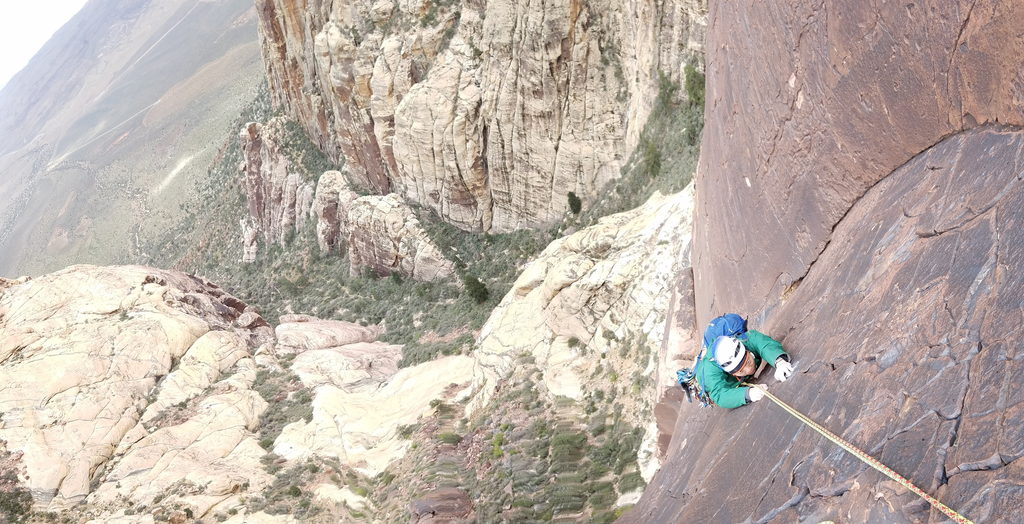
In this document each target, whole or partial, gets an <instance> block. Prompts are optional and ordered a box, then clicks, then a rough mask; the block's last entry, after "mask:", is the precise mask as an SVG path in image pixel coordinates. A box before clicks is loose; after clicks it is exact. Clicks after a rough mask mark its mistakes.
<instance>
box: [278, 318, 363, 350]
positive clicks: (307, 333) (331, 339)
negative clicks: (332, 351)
mask: <svg viewBox="0 0 1024 524" xmlns="http://www.w3.org/2000/svg"><path fill="white" fill-rule="evenodd" d="M274 331H275V333H276V334H277V352H278V353H284V354H287V353H302V352H304V351H309V350H311V349H325V348H331V347H337V346H345V345H348V344H355V343H357V342H373V341H374V340H377V337H378V336H380V332H381V329H380V327H378V326H361V325H359V324H353V323H351V322H343V321H341V320H321V319H318V318H314V317H305V318H303V317H299V318H296V317H294V316H289V315H284V316H282V317H281V324H279V325H278V326H277V327H276V328H274Z"/></svg>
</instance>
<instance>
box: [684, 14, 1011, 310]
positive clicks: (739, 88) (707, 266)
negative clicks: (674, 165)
mask: <svg viewBox="0 0 1024 524" xmlns="http://www.w3.org/2000/svg"><path fill="white" fill-rule="evenodd" d="M1022 16H1024V5H1022V4H1020V3H1019V2H999V1H995V0H979V1H977V2H942V3H935V4H918V3H915V4H913V5H910V4H895V3H893V4H884V5H877V4H871V3H863V2H861V3H856V4H848V5H842V6H832V5H830V4H828V3H820V2H809V1H790V2H772V3H764V2H756V3H742V2H727V3H719V4H715V5H713V6H712V9H711V11H710V13H709V28H711V29H710V30H709V31H708V35H707V38H708V40H707V49H708V55H707V57H706V63H707V95H706V99H707V110H706V115H705V120H706V122H705V127H704V135H703V141H702V144H701V158H700V166H699V168H698V171H699V172H700V173H701V175H700V176H698V177H697V193H698V194H700V195H702V198H701V204H700V206H699V207H698V209H697V220H696V229H695V231H694V244H695V248H694V257H695V258H694V261H693V264H694V267H695V268H696V270H697V273H698V275H699V277H698V278H697V279H696V282H695V284H696V286H697V293H696V298H697V311H698V317H699V319H700V320H701V321H702V322H704V321H707V320H709V319H710V318H711V317H713V316H714V315H716V314H718V313H715V312H713V311H712V310H714V311H718V310H721V309H722V308H733V309H736V310H740V311H747V312H754V311H757V310H761V309H763V308H766V307H770V305H771V304H772V303H774V302H776V301H777V300H778V299H779V297H780V296H782V295H783V294H784V293H785V291H786V290H787V289H788V288H789V287H790V286H791V285H793V283H799V280H800V278H801V277H803V276H804V274H805V273H806V272H807V268H808V267H809V266H810V265H811V264H812V263H813V262H814V260H815V259H816V258H817V257H818V254H819V253H820V252H821V251H822V249H824V248H825V246H826V245H827V243H828V241H829V237H830V234H831V232H832V228H833V226H834V225H835V224H836V223H837V222H838V221H839V220H840V219H841V218H842V217H843V216H844V215H845V214H846V212H847V211H848V210H849V209H850V206H851V205H852V204H853V203H854V202H855V201H856V200H857V199H858V198H860V197H861V195H863V194H864V193H865V191H867V190H868V189H869V188H870V187H872V186H873V185H874V184H876V183H877V182H878V181H879V180H881V179H883V178H884V177H886V176H888V175H889V174H890V173H892V172H893V171H894V170H896V169H897V168H898V167H900V166H902V165H903V164H904V163H906V162H907V161H909V160H910V159H911V158H913V157H915V156H916V155H918V154H919V153H921V152H922V151H925V150H927V149H928V148H930V147H932V146H933V145H935V144H936V143H938V142H940V141H941V140H942V139H943V138H945V137H947V136H949V135H951V134H954V133H957V132H960V131H962V130H965V129H970V128H973V127H975V126H978V125H982V124H985V123H996V122H998V123H1002V124H1011V125H1024V95H1022V94H1021V93H1022V91H1021V83H1022V80H1021V78H1020V75H1019V73H1018V72H1019V71H1020V70H1021V56H1024V41H1021V39H1020V38H1019V36H1020V31H1019V28H1018V25H1017V24H1016V23H1015V22H1014V21H1015V20H1019V19H1021V17H1022ZM723 259H724V261H726V263H722V260H723ZM734 282H744V283H745V285H743V286H736V285H733V283H734Z"/></svg>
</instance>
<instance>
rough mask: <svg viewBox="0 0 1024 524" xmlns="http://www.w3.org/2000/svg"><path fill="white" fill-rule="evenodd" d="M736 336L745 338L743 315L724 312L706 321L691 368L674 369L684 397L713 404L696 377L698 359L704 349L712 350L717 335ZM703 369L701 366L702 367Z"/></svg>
mask: <svg viewBox="0 0 1024 524" xmlns="http://www.w3.org/2000/svg"><path fill="white" fill-rule="evenodd" d="M723 336H726V337H736V338H738V339H740V340H746V339H747V321H746V319H744V318H743V317H741V316H739V315H737V314H736V313H726V314H724V315H722V316H719V317H715V318H714V319H713V320H712V321H711V322H709V323H708V327H706V328H704V343H703V344H702V346H701V349H700V353H698V354H697V359H696V360H694V364H693V369H690V368H683V369H681V370H679V371H676V382H678V383H679V386H680V387H682V388H683V391H684V392H685V393H686V399H687V400H689V401H690V402H693V397H697V400H699V401H700V407H702V408H703V407H707V406H710V405H712V404H713V402H712V401H711V397H710V396H709V395H708V393H707V391H706V390H705V389H704V384H703V381H702V380H698V379H697V374H696V372H697V366H698V365H699V364H700V361H701V360H702V359H703V358H704V353H705V352H706V351H712V350H713V348H714V347H715V341H716V340H718V337H723ZM714 357H715V355H714V354H712V355H711V358H712V360H713V359H714ZM702 369H703V368H702Z"/></svg>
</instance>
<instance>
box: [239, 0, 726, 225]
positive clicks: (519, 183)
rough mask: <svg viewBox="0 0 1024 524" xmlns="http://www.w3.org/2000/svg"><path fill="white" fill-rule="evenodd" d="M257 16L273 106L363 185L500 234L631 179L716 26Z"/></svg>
mask: <svg viewBox="0 0 1024 524" xmlns="http://www.w3.org/2000/svg"><path fill="white" fill-rule="evenodd" d="M257 8H258V11H259V14H260V27H261V31H260V35H261V41H262V44H263V55H264V59H265V63H266V66H267V77H268V79H269V83H270V86H271V91H272V94H273V96H274V100H275V103H277V104H278V105H281V106H284V107H285V108H286V109H287V111H288V113H289V114H290V115H291V116H292V117H293V118H294V119H295V120H296V121H298V122H300V123H301V125H303V126H304V127H305V129H306V131H307V132H308V134H309V135H310V136H311V137H313V140H314V142H315V143H317V144H318V145H320V147H321V148H322V149H323V150H324V151H325V152H327V153H328V155H329V156H331V158H333V159H335V160H336V161H338V160H340V159H341V158H342V157H344V159H345V161H346V163H347V165H348V166H349V168H350V170H351V172H352V176H353V182H354V183H356V184H357V185H360V186H363V187H365V188H367V189H369V190H372V191H374V192H376V193H380V194H385V193H388V192H389V191H392V190H394V191H396V192H398V193H400V194H401V195H402V196H404V197H405V198H407V199H409V200H410V201H412V202H414V203H416V204H419V205H422V206H425V207H428V208H431V209H433V210H435V211H436V212H437V213H438V214H439V215H440V216H441V217H442V218H443V219H444V220H446V221H448V222H450V223H452V224H455V225H457V226H459V227H461V228H464V229H470V230H489V231H508V230H512V229H516V228H522V227H529V226H536V225H541V224H546V223H550V222H552V221H553V220H557V219H559V218H561V216H562V214H563V213H564V212H565V210H566V209H567V198H566V194H567V193H568V192H570V191H573V192H575V193H576V194H578V195H584V196H587V195H592V194H593V193H594V192H595V191H596V190H597V189H598V188H599V187H600V186H601V184H603V183H604V182H606V181H608V180H610V179H612V178H614V177H616V176H618V172H619V168H620V167H621V166H622V164H623V163H624V161H625V158H626V155H627V154H628V152H629V151H630V150H631V149H632V147H633V146H634V144H635V143H636V141H637V138H638V136H639V132H640V128H641V127H642V125H643V122H645V121H646V118H647V115H648V113H649V112H650V110H651V107H652V103H653V100H654V98H655V95H656V93H657V90H658V78H659V73H663V74H664V75H666V77H667V78H668V79H669V80H672V81H677V82H679V81H680V80H681V78H682V69H683V64H684V63H685V61H686V60H687V58H688V57H689V56H691V55H692V53H694V52H699V51H700V50H701V49H702V42H703V32H704V25H705V23H704V20H705V16H706V15H705V8H704V7H703V2H700V1H684V0H677V1H671V2H664V3H654V2H650V1H649V0H630V1H627V2H603V1H602V2H589V3H573V2H563V3H552V4H545V5H543V6H538V5H534V4H532V3H529V2H524V1H520V0H507V1H502V2H483V3H481V2H476V1H469V0H466V1H456V2H421V1H404V0H403V1H400V2H390V1H389V2H372V1H369V0H354V1H352V0H335V1H333V2H325V3H322V4H317V5H316V6H315V7H312V6H306V5H305V4H304V3H299V2H295V1H294V0H260V1H259V2H257ZM680 83H681V82H680Z"/></svg>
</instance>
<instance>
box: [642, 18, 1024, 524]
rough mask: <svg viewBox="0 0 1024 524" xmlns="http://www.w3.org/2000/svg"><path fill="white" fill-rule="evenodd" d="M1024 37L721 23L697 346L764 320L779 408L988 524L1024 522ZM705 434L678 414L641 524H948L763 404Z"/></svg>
mask: <svg viewBox="0 0 1024 524" xmlns="http://www.w3.org/2000/svg"><path fill="white" fill-rule="evenodd" d="M1022 15H1024V12H1022V11H1021V7H1020V6H1019V5H1016V4H1007V3H999V2H985V1H979V2H973V3H970V4H966V5H965V4H958V3H944V4H941V5H940V4H934V5H921V4H905V5H882V6H874V5H867V4H863V5H862V4H857V5H854V4H849V5H832V4H829V5H825V4H817V3H813V4H812V3H810V2H795V3H793V5H780V4H772V5H768V4H756V5H755V4H745V5H740V4H736V3H728V4H715V6H714V7H713V8H712V10H711V13H710V16H709V34H708V47H707V48H708V50H709V52H708V53H709V54H708V57H707V64H708V68H707V72H708V91H707V93H708V97H707V104H708V105H707V108H708V109H707V113H706V126H705V131H704V141H703V144H702V153H703V154H702V156H701V164H700V168H699V172H698V179H697V191H698V194H700V195H701V198H700V201H699V202H698V205H697V211H696V219H695V224H696V229H695V233H694V246H693V255H694V277H693V278H694V288H695V289H694V291H695V305H696V310H695V312H696V317H697V319H698V322H697V323H696V325H698V326H700V325H703V323H704V322H706V321H707V320H708V319H709V318H710V317H711V316H713V315H716V314H720V313H722V312H725V311H737V312H740V313H743V314H745V315H748V316H750V318H751V322H752V325H753V326H755V327H757V328H758V329H761V330H762V331H765V332H766V333H768V334H770V335H772V336H774V337H776V338H778V339H780V340H781V341H782V343H783V345H784V346H785V347H786V349H787V350H788V351H789V352H790V353H791V354H792V355H793V356H794V357H795V359H796V363H797V373H796V375H795V376H794V377H793V378H792V379H791V380H790V381H788V382H786V383H785V384H775V383H773V381H772V380H770V379H769V380H768V381H767V383H768V386H769V388H770V389H771V390H772V391H773V392H774V393H776V394H777V395H779V396H780V397H781V398H782V399H783V400H785V401H786V402H789V403H791V404H792V405H793V406H794V407H795V408H796V409H798V410H800V411H802V412H803V413H805V414H807V415H808V416H809V417H810V418H811V419H813V420H815V421H816V422H818V423H820V424H822V425H824V426H825V427H827V428H829V429H832V430H833V431H836V432H838V433H840V434H842V435H843V437H844V438H846V439H847V440H849V441H850V442H851V443H853V444H854V445H856V446H858V447H861V448H862V449H864V450H866V451H867V452H869V453H870V454H872V455H873V456H875V457H877V458H878V459H879V460H881V461H882V462H883V463H885V464H886V465H888V466H890V467H892V468H893V469H894V470H896V471H897V472H899V473H901V474H903V475H905V476H906V477H908V478H909V479H910V480H911V481H912V482H913V483H915V484H916V485H917V486H919V487H921V488H922V489H923V490H924V491H926V492H928V493H929V494H932V495H935V496H937V497H938V498H939V499H940V500H942V502H944V503H945V504H947V505H949V506H950V507H952V508H954V509H955V510H957V511H959V512H961V513H962V514H963V515H965V516H966V517H968V518H970V519H971V520H974V521H988V520H999V519H1002V518H1006V516H1007V515H1012V514H1013V513H1014V512H1015V511H1016V510H1017V508H1019V507H1020V506H1021V504H1024V498H1022V497H1021V493H1022V489H1021V486H1024V474H1022V473H1021V464H1022V463H1021V461H1020V457H1021V456H1022V450H1021V446H1020V432H1019V431H1018V430H1017V428H1018V427H1019V425H1020V422H1019V419H1020V414H1021V412H1022V408H1024V396H1022V394H1021V389H1020V388H1019V387H1017V384H1019V380H1018V379H1017V377H1018V375H1019V370H1020V366H1021V361H1022V358H1024V357H1022V355H1021V354H1020V351H1018V350H1016V349H1015V345H1014V343H1013V342H1012V340H1014V337H1015V333H1017V332H1018V331H1019V326H1020V324H1021V320H1022V318H1021V311H1020V307H1019V301H1020V296H1021V294H1022V291H1024V290H1021V289H1020V286H1021V282H1020V279H1017V278H1014V276H1013V275H1016V274H1019V273H1020V271H1022V270H1024V267H1021V266H1022V263H1024V238H1021V235H1020V231H1021V227H1020V226H1021V224H1020V222H1021V221H1022V220H1024V214H1022V213H1021V212H1020V209H1021V203H1022V199H1024V185H1022V179H1024V156H1022V153H1021V151H1022V143H1024V142H1022V141H1024V132H1022V130H1021V127H1020V126H1021V125H1022V124H1024V99H1022V98H1021V97H1020V80H1019V75H1017V73H1016V72H1017V71H1020V70H1021V66H1022V65H1024V64H1022V60H1021V56H1024V55H1022V54H1021V50H1022V49H1021V41H1020V39H1019V38H1017V37H1016V35H1017V34H1018V33H1019V31H1016V29H1015V27H1014V26H1013V25H1012V22H1010V20H1014V19H1017V18H1019V17H1020V16H1022ZM740 75H742V77H741V76H740ZM704 413H705V414H704V415H702V414H699V413H697V412H696V411H695V410H693V409H692V408H688V407H687V405H685V404H684V405H683V407H682V408H681V413H680V417H679V418H678V420H677V423H676V427H675V431H674V436H673V438H672V441H671V443H670V444H669V446H668V451H667V452H668V456H669V459H668V461H667V463H666V465H665V467H663V468H662V470H661V471H660V472H659V474H658V475H656V476H655V478H654V480H653V481H652V483H651V485H650V486H649V487H648V489H647V491H646V492H645V496H644V498H643V499H642V500H641V501H640V503H639V504H638V505H637V507H636V508H635V510H634V511H633V512H632V513H630V514H629V515H627V516H626V519H625V520H626V521H627V522H651V521H659V522H662V521H663V522H678V521H688V522H689V521H695V522H702V521H736V522H738V521H756V522H769V521H772V522H774V521H794V520H813V521H821V520H841V519H849V520H852V521H858V522H860V521H863V522H868V521H885V522H924V521H932V520H936V521H938V520H943V519H944V517H943V516H941V514H939V513H938V512H937V511H936V510H933V509H930V506H928V505H927V504H926V503H925V502H924V501H923V500H921V499H920V498H919V497H917V496H916V495H914V494H912V493H910V492H908V491H907V490H905V489H903V488H902V487H900V486H898V485H896V484H894V483H892V482H891V481H888V480H887V479H886V478H885V477H884V476H882V475H881V474H879V473H878V472H876V471H874V470H873V469H871V468H870V467H868V466H867V465H866V464H863V463H862V462H860V461H858V460H856V459H854V458H853V457H852V456H850V455H848V454H846V453H845V452H843V451H842V450H841V449H840V448H838V447H836V446H835V445H833V444H831V443H830V442H828V441H825V440H823V439H821V438H820V437H818V436H817V434H816V433H813V432H812V431H811V430H810V429H809V428H807V427H806V426H804V425H803V424H801V423H800V422H799V421H797V420H796V419H795V418H793V417H790V416H789V415H787V414H786V413H785V412H784V411H783V410H782V409H781V408H779V407H777V406H775V405H773V404H772V403H771V402H769V401H762V402H759V403H758V404H755V405H753V406H750V407H746V408H740V409H737V410H733V411H725V410H715V411H714V412H712V413H711V414H709V415H708V414H706V413H707V410H705V412H704ZM751 449H756V450H758V452H757V453H751V452H750V450H751ZM751 473H753V474H751Z"/></svg>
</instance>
